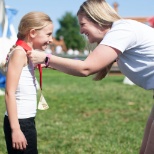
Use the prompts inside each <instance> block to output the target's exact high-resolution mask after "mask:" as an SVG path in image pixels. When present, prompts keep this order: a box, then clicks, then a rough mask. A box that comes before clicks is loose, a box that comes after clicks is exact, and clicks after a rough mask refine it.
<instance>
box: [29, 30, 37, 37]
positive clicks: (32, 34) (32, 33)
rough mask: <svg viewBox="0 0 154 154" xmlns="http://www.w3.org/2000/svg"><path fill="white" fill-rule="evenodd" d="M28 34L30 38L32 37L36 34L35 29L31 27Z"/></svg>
mask: <svg viewBox="0 0 154 154" xmlns="http://www.w3.org/2000/svg"><path fill="white" fill-rule="evenodd" d="M29 35H30V37H31V38H34V37H35V36H36V30H35V29H31V30H30V33H29Z"/></svg>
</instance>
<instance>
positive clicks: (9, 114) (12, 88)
mask: <svg viewBox="0 0 154 154" xmlns="http://www.w3.org/2000/svg"><path fill="white" fill-rule="evenodd" d="M52 31H53V24H52V20H51V19H50V17H49V16H48V15H46V14H44V13H43V12H30V13H27V14H26V15H25V16H23V18H22V19H21V21H20V24H19V27H18V40H17V42H16V47H14V48H13V50H12V51H11V52H10V54H9V57H8V67H7V74H6V91H5V102H6V112H5V117H4V134H5V140H6V146H7V151H8V154H38V150H37V131H36V127H35V116H36V112H37V98H36V95H37V94H36V92H37V87H36V86H37V83H36V78H35V74H34V65H33V64H32V62H31V60H30V59H29V58H28V57H27V55H26V52H27V50H34V49H39V50H45V49H46V48H47V46H48V44H49V43H50V42H52Z"/></svg>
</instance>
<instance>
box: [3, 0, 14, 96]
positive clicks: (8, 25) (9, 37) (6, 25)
mask: <svg viewBox="0 0 154 154" xmlns="http://www.w3.org/2000/svg"><path fill="white" fill-rule="evenodd" d="M16 14H17V10H15V9H13V8H11V7H9V6H5V3H4V0H0V65H3V63H4V62H5V59H6V55H7V53H8V52H9V51H10V48H11V47H12V45H13V44H14V43H15V41H16V39H17V37H16V32H15V28H14V26H13V24H12V20H13V17H14V16H15V15H16ZM2 72H3V71H2V70H1V69H0V95H4V94H5V93H4V88H5V80H6V78H5V75H4V74H2Z"/></svg>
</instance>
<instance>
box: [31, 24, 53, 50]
mask: <svg viewBox="0 0 154 154" xmlns="http://www.w3.org/2000/svg"><path fill="white" fill-rule="evenodd" d="M52 32H53V24H52V23H51V24H49V25H47V26H45V27H44V28H42V29H40V30H35V32H34V34H35V35H34V37H31V38H32V42H33V48H34V49H39V50H43V51H44V50H46V48H47V47H48V44H49V43H51V42H52V41H53V40H52Z"/></svg>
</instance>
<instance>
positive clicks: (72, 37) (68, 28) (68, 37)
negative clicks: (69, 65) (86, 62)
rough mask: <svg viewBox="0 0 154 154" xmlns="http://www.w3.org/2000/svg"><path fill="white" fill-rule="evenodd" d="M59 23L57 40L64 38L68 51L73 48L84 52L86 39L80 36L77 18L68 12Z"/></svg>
mask: <svg viewBox="0 0 154 154" xmlns="http://www.w3.org/2000/svg"><path fill="white" fill-rule="evenodd" d="M58 22H59V25H60V28H59V29H58V30H57V31H56V39H59V38H60V37H61V36H63V38H64V41H65V43H66V46H67V49H69V48H72V49H78V50H80V51H83V49H84V47H85V38H84V37H83V36H82V35H81V34H80V30H79V24H78V20H77V17H76V16H73V15H72V13H70V12H66V14H65V15H64V16H63V17H62V18H61V19H59V20H58Z"/></svg>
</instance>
